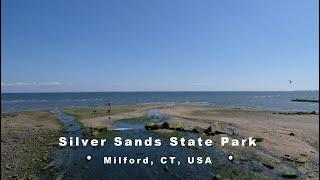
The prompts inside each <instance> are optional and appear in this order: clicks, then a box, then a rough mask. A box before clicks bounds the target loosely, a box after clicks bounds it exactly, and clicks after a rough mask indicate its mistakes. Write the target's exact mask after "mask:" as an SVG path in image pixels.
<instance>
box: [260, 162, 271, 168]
mask: <svg viewBox="0 0 320 180" xmlns="http://www.w3.org/2000/svg"><path fill="white" fill-rule="evenodd" d="M262 164H263V165H264V166H265V167H267V168H269V169H273V168H274V166H273V165H272V164H270V163H268V162H264V163H262Z"/></svg>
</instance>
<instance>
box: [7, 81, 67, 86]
mask: <svg viewBox="0 0 320 180" xmlns="http://www.w3.org/2000/svg"><path fill="white" fill-rule="evenodd" d="M61 85H62V83H60V82H56V81H52V82H14V83H6V82H1V87H26V86H28V87H33V86H61Z"/></svg>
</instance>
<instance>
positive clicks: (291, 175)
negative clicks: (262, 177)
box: [281, 171, 297, 178]
mask: <svg viewBox="0 0 320 180" xmlns="http://www.w3.org/2000/svg"><path fill="white" fill-rule="evenodd" d="M281 176H282V177H284V178H296V177H297V173H296V172H293V171H285V172H283V173H282V175H281Z"/></svg>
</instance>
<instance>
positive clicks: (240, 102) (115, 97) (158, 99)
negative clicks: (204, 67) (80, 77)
mask: <svg viewBox="0 0 320 180" xmlns="http://www.w3.org/2000/svg"><path fill="white" fill-rule="evenodd" d="M296 98H304V99H319V91H278V92H277V91H264V92H262V91H255V92H254V91H246V92H245V91H211V92H79V93H2V94H1V112H12V111H25V110H36V109H55V108H71V107H96V106H101V105H105V104H106V103H108V102H110V103H111V104H112V105H132V104H145V103H170V104H175V103H188V104H194V105H201V106H214V107H227V108H254V109H267V110H281V111H314V110H315V111H319V103H309V102H293V101H291V100H292V99H296Z"/></svg>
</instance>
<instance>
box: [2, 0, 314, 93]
mask: <svg viewBox="0 0 320 180" xmlns="http://www.w3.org/2000/svg"><path fill="white" fill-rule="evenodd" d="M1 2H2V7H1V8H2V19H1V21H2V22H1V25H2V32H1V39H2V41H1V45H2V55H1V58H2V60H1V89H2V90H3V92H48V91H49V92H56V91H57V92H65V91H192V90H196V91H201V90H210V91H214V90H314V89H318V86H319V84H318V81H319V77H318V74H319V68H318V65H319V61H318V58H319V52H318V48H319V47H318V43H319V42H318V38H319V37H318V33H319V29H318V21H319V20H318V13H319V9H318V1H316V0H308V1H305V0H280V1H279V0H268V1H257V0H250V1H249V0H243V1H237V0H233V1H231V0H226V1H218V0H203V1H194V0H174V1H173V0H161V1H158V0H155V1H150V0H137V1H131V0H126V1H125V0H123V1H118V0H113V1H108V0H94V1H84V0H67V1H66V0H55V1H49V0H28V1H24V0H3V1H1ZM288 80H292V84H291V85H290V84H289V82H288Z"/></svg>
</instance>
